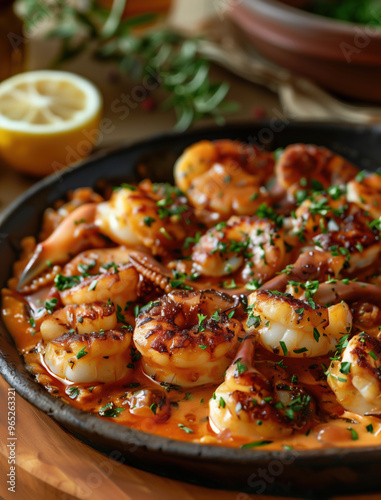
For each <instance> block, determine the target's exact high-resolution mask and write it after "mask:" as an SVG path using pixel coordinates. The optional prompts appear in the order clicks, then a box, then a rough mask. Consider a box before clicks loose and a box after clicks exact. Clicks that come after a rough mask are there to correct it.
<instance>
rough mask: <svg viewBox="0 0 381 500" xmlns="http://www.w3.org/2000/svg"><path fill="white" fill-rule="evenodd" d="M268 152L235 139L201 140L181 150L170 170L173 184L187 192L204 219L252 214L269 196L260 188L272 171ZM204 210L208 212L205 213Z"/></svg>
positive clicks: (209, 220)
mask: <svg viewBox="0 0 381 500" xmlns="http://www.w3.org/2000/svg"><path fill="white" fill-rule="evenodd" d="M273 166H274V160H273V155H272V153H268V152H263V151H260V150H259V149H258V148H256V147H255V146H250V145H245V144H243V143H241V142H237V141H229V140H221V141H215V142H209V141H201V142H198V143H196V144H193V145H192V146H190V147H189V148H188V149H186V150H185V151H184V153H183V154H182V156H181V157H180V158H179V159H178V160H177V162H176V165H175V170H174V175H175V181H176V184H177V186H178V187H179V188H180V189H181V190H182V191H184V192H186V193H187V195H188V198H189V200H190V201H191V203H192V205H193V206H194V207H195V208H196V209H197V211H198V214H199V215H200V214H201V215H202V214H204V219H205V220H206V222H212V221H215V222H216V221H218V220H225V219H227V218H228V217H229V216H231V215H234V214H237V215H252V214H253V213H254V212H255V210H256V209H257V208H258V206H259V205H260V204H261V203H263V202H267V201H268V200H269V199H270V195H269V193H268V191H267V190H266V189H265V188H264V187H263V186H264V184H265V183H266V182H267V180H268V179H269V178H270V177H271V175H272V172H273ZM205 212H206V213H207V214H208V215H207V216H205Z"/></svg>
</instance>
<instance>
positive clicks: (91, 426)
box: [0, 121, 381, 498]
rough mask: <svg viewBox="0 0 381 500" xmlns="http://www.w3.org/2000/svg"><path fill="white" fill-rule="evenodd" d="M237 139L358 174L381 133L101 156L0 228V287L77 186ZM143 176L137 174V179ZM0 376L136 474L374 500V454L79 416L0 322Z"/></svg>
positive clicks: (172, 143)
mask: <svg viewBox="0 0 381 500" xmlns="http://www.w3.org/2000/svg"><path fill="white" fill-rule="evenodd" d="M220 138H229V139H239V140H243V141H246V142H251V143H254V144H262V145H263V146H264V147H265V148H267V149H270V150H273V149H276V148H278V147H284V146H286V145H288V144H291V143H295V142H302V143H313V144H318V145H323V146H326V147H328V148H330V149H332V150H334V151H335V152H337V153H339V154H341V155H343V156H344V157H346V158H347V159H349V160H351V161H352V162H354V163H355V164H357V165H358V166H359V167H360V168H363V169H368V170H375V169H376V168H378V167H379V166H381V160H380V159H381V127H380V128H367V127H364V126H353V127H350V126H342V125H328V124H289V123H282V122H281V121H273V122H266V123H259V124H258V123H257V124H245V125H234V126H229V127H226V128H213V129H206V130H197V131H192V132H189V133H186V134H182V135H175V134H169V135H163V136H160V137H155V138H154V139H150V140H145V141H142V142H139V143H137V144H134V145H132V146H126V147H123V148H121V149H118V150H116V151H112V152H105V153H100V154H98V155H96V156H93V157H92V158H90V159H88V160H86V161H85V162H83V163H81V164H80V165H78V166H75V167H73V168H69V169H67V170H65V171H64V172H58V173H56V174H53V175H52V176H50V177H48V178H46V179H44V180H42V181H41V182H39V183H37V184H36V185H35V186H33V187H32V188H31V189H29V190H28V191H27V192H26V193H25V194H24V195H23V196H21V197H20V198H19V199H17V200H16V201H15V202H14V203H13V204H12V205H11V206H10V207H9V208H8V209H7V210H6V212H5V213H4V214H3V216H2V217H1V219H0V262H1V267H0V287H3V286H5V285H6V280H7V279H8V278H9V277H10V274H11V269H12V263H13V262H14V260H15V259H16V257H17V254H18V251H19V249H20V245H19V242H20V240H21V239H22V238H23V237H24V236H27V235H30V234H36V233H37V232H38V229H39V226H40V223H41V216H42V213H43V210H44V209H45V208H46V207H48V206H51V205H52V204H53V203H54V201H56V200H58V199H61V198H63V197H64V196H65V193H66V192H67V191H68V190H70V189H74V188H77V187H81V186H95V184H96V183H97V181H99V180H100V179H105V180H109V181H111V182H120V181H124V182H133V181H138V180H139V179H140V178H141V177H142V176H144V175H145V173H144V172H142V165H145V166H146V167H147V168H148V172H149V174H148V175H149V176H150V177H151V178H152V179H153V180H154V181H169V182H171V181H172V168H173V164H174V162H175V160H176V158H177V157H178V156H179V155H180V154H181V152H182V151H183V150H184V148H186V147H187V146H189V145H190V144H192V143H194V142H196V141H199V140H201V139H210V140H214V139H220ZM143 170H144V169H143ZM0 373H1V374H2V375H3V377H4V378H5V379H6V380H7V382H8V383H9V384H10V385H11V386H12V387H14V388H15V389H16V391H17V392H18V393H19V394H20V395H21V396H22V397H23V398H25V399H26V400H27V401H29V402H30V403H32V404H33V405H35V406H36V407H37V408H40V409H41V410H43V411H44V412H46V413H47V414H48V415H50V416H51V417H52V418H54V419H55V420H56V421H57V422H59V423H60V424H61V425H62V426H63V427H65V428H66V429H68V430H69V431H71V432H72V433H73V434H75V435H76V436H77V437H78V438H79V439H81V440H83V441H84V442H86V443H88V444H89V445H91V446H93V447H94V448H96V449H97V450H100V451H102V452H104V453H107V454H108V455H109V456H112V457H113V458H115V459H119V460H120V461H122V462H123V463H126V464H129V465H132V466H134V467H138V468H142V469H145V470H148V471H151V472H154V473H157V474H163V475H165V476H168V477H172V478H175V479H180V480H183V481H188V482H194V483H197V484H200V485H204V486H209V487H213V488H221V489H232V490H237V491H245V492H248V493H252V494H272V495H284V496H291V495H292V496H301V497H304V498H306V497H315V498H328V497H330V496H331V495H334V494H341V495H343V494H354V493H357V492H361V493H364V492H367V491H377V490H381V481H380V470H381V445H380V446H377V447H371V448H350V449H342V448H327V449H321V450H316V451H314V450H312V451H311V450H306V451H266V450H264V449H254V450H253V449H252V450H246V449H231V448H222V447H215V446H207V445H199V444H194V443H187V442H181V441H175V440H172V439H169V438H164V437H159V436H154V435H150V434H146V433H143V432H140V431H137V430H134V429H129V428H126V427H123V426H119V425H117V424H114V423H112V422H108V421H102V420H101V419H99V418H97V417H95V416H92V415H89V414H86V413H84V412H81V411H79V410H77V409H75V408H73V407H71V406H68V405H67V404H65V403H63V402H62V401H60V400H59V399H56V398H54V397H53V396H51V395H49V394H48V393H47V392H46V391H45V390H44V389H43V388H42V387H40V386H39V385H38V384H37V383H36V382H34V381H33V379H32V378H31V376H30V375H29V374H28V373H27V371H26V370H25V367H24V365H23V361H22V359H21V357H20V356H19V354H18V352H17V350H16V348H15V346H14V344H13V342H12V339H11V337H10V335H9V333H8V332H7V330H6V329H5V327H4V324H3V323H2V322H1V321H0Z"/></svg>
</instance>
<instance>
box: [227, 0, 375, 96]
mask: <svg viewBox="0 0 381 500" xmlns="http://www.w3.org/2000/svg"><path fill="white" fill-rule="evenodd" d="M307 4H308V0H284V1H278V0H237V1H236V2H235V3H234V8H232V9H230V11H229V15H230V18H231V19H232V21H233V22H234V24H235V25H237V26H238V27H239V28H240V31H241V32H242V31H243V33H244V34H245V37H246V38H248V39H249V41H250V42H251V43H252V44H253V45H254V46H255V47H256V48H257V49H258V50H259V51H260V52H261V53H262V54H263V55H264V56H266V57H267V58H268V59H270V60H272V61H274V62H275V63H277V64H279V65H281V66H284V67H286V68H288V69H290V70H291V71H293V72H294V73H296V74H299V75H301V76H304V77H308V78H310V79H312V80H314V81H316V82H318V83H320V84H321V85H322V86H324V87H326V88H327V89H330V90H332V91H334V92H335V93H336V94H339V95H341V96H346V97H351V98H356V99H360V100H364V101H373V102H381V90H380V81H381V28H376V27H374V26H366V25H359V24H354V23H348V22H342V21H336V20H332V19H328V18H325V17H322V16H318V15H316V14H311V13H309V12H305V11H303V10H301V9H300V8H298V7H303V6H305V5H307Z"/></svg>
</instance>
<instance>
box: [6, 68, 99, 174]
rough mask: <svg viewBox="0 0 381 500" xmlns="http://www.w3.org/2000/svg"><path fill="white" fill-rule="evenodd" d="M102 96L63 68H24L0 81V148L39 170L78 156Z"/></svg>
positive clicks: (16, 163) (20, 164)
mask: <svg viewBox="0 0 381 500" xmlns="http://www.w3.org/2000/svg"><path fill="white" fill-rule="evenodd" d="M101 112H102V97H101V94H100V92H99V91H98V89H97V88H96V87H95V86H94V85H93V84H92V83H90V82H89V81H88V80H86V79H85V78H82V77H80V76H78V75H75V74H73V73H69V72H66V71H53V70H52V71H50V70H42V71H30V72H26V73H20V74H18V75H16V76H13V77H11V78H8V79H7V80H4V81H3V82H2V83H0V154H1V155H2V156H3V158H4V159H5V161H6V162H7V163H9V164H10V165H12V166H13V167H15V168H16V169H17V170H20V171H22V172H25V173H28V174H31V175H35V176H41V175H46V174H49V173H52V172H54V171H57V170H60V169H61V168H63V167H65V166H67V165H69V164H70V163H73V162H75V161H78V160H80V159H81V158H83V157H84V156H86V155H87V154H89V153H90V152H91V150H92V149H93V146H94V143H95V142H96V139H97V137H98V132H97V131H98V126H99V121H100V117H101Z"/></svg>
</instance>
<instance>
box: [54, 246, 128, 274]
mask: <svg viewBox="0 0 381 500" xmlns="http://www.w3.org/2000/svg"><path fill="white" fill-rule="evenodd" d="M130 253H131V250H130V249H129V248H127V247H125V246H119V247H114V248H93V249H91V250H86V251H85V252H81V253H80V254H78V255H77V256H76V257H74V259H72V260H71V261H70V262H68V263H67V264H66V265H65V266H64V267H63V268H62V274H63V275H64V276H77V275H78V274H81V275H95V274H100V273H102V272H105V271H107V270H108V269H111V268H114V269H115V267H116V266H119V265H123V264H129V262H130V260H129V255H130Z"/></svg>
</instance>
